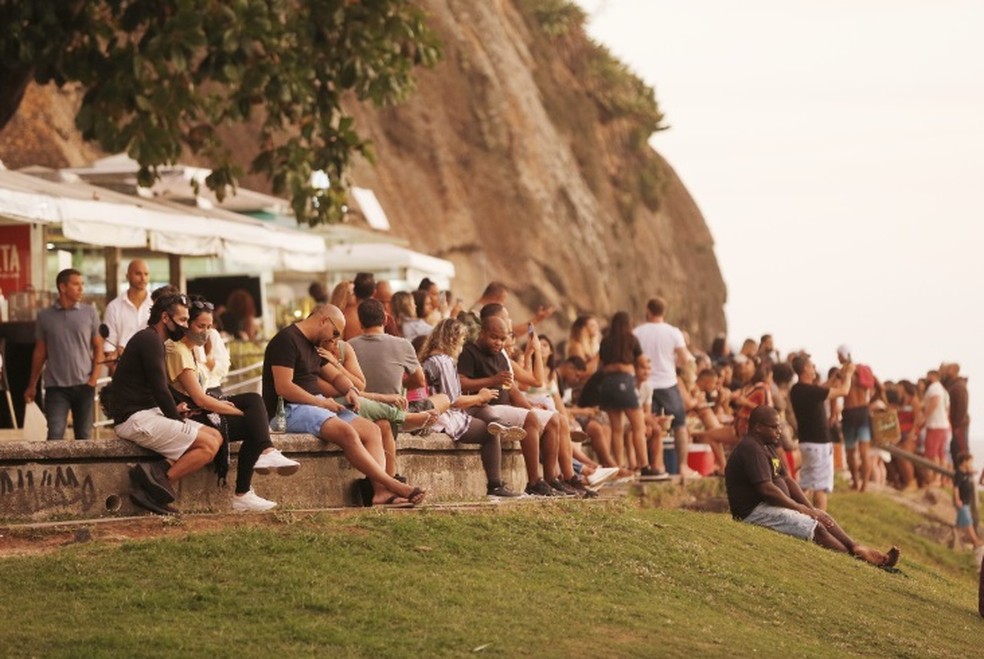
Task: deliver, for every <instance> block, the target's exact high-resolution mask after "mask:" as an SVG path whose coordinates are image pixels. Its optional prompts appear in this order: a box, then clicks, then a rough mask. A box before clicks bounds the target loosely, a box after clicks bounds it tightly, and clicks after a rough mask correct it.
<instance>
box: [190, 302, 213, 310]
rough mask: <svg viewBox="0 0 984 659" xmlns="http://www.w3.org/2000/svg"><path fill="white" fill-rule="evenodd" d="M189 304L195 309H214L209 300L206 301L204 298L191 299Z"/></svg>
mask: <svg viewBox="0 0 984 659" xmlns="http://www.w3.org/2000/svg"><path fill="white" fill-rule="evenodd" d="M191 306H193V307H194V308H196V309H204V310H205V311H214V310H215V305H214V304H212V303H211V302H206V301H205V300H192V302H191Z"/></svg>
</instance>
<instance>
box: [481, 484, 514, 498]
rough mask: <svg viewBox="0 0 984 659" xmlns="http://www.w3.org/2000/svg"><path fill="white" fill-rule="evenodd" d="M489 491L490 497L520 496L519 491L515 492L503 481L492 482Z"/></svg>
mask: <svg viewBox="0 0 984 659" xmlns="http://www.w3.org/2000/svg"><path fill="white" fill-rule="evenodd" d="M487 491H488V494H487V496H488V498H490V499H512V498H515V497H518V496H520V494H519V492H513V491H512V490H510V489H509V488H508V487H506V484H505V483H502V482H499V483H496V484H495V485H492V484H491V483H490V484H489V487H488V490H487Z"/></svg>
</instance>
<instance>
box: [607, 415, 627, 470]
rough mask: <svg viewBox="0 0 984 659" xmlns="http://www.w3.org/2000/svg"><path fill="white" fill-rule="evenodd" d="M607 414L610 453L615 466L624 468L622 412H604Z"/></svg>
mask: <svg viewBox="0 0 984 659" xmlns="http://www.w3.org/2000/svg"><path fill="white" fill-rule="evenodd" d="M605 413H606V414H608V427H609V428H611V430H612V453H614V456H613V457H614V458H615V466H616V467H624V466H625V440H624V439H623V437H624V435H625V430H624V429H623V427H622V410H605Z"/></svg>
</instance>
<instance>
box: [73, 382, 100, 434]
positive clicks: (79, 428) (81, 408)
mask: <svg viewBox="0 0 984 659" xmlns="http://www.w3.org/2000/svg"><path fill="white" fill-rule="evenodd" d="M70 391H71V400H72V430H73V431H74V432H75V439H89V438H91V437H92V414H93V411H94V407H95V401H96V390H95V389H94V388H93V387H90V386H89V385H87V384H80V385H78V386H77V387H71V388H70Z"/></svg>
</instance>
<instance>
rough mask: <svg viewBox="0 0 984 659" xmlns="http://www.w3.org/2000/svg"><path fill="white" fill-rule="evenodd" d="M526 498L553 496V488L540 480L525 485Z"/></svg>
mask: <svg viewBox="0 0 984 659" xmlns="http://www.w3.org/2000/svg"><path fill="white" fill-rule="evenodd" d="M524 491H525V493H526V495H527V496H531V497H552V496H555V495H554V491H553V488H552V487H550V485H548V484H547V481H545V480H543V479H542V478H541V479H540V480H538V481H537V482H535V483H527V484H526V490H524Z"/></svg>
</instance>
